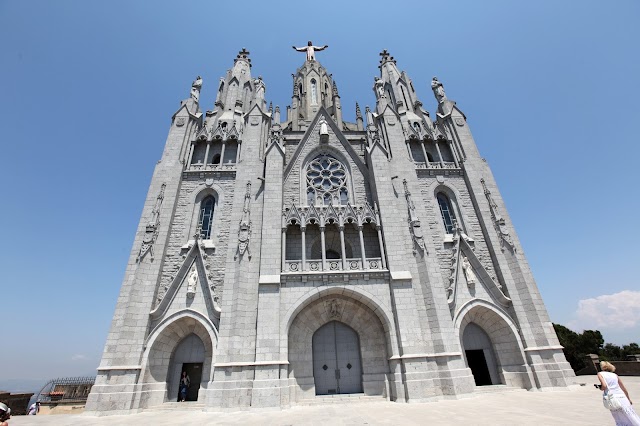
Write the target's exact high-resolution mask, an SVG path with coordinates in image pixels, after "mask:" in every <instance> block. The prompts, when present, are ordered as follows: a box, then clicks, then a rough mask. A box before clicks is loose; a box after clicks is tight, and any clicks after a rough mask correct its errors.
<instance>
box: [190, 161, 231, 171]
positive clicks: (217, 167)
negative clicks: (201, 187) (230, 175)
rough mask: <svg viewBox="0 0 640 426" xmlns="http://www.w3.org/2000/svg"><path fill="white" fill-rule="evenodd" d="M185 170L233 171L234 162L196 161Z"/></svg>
mask: <svg viewBox="0 0 640 426" xmlns="http://www.w3.org/2000/svg"><path fill="white" fill-rule="evenodd" d="M186 171H187V172H235V171H236V163H225V164H206V165H205V164H203V163H196V164H190V165H189V166H187V170H186Z"/></svg>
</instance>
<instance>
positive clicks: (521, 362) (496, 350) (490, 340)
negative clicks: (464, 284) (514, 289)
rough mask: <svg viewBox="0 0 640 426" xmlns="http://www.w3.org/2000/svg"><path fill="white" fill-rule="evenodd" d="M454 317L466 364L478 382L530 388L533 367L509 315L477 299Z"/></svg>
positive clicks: (478, 383) (479, 383)
mask: <svg viewBox="0 0 640 426" xmlns="http://www.w3.org/2000/svg"><path fill="white" fill-rule="evenodd" d="M455 321H456V324H457V325H456V328H457V329H458V330H459V333H460V344H461V345H462V349H463V353H464V355H465V360H466V361H467V366H468V367H469V369H471V372H472V373H473V376H474V378H475V381H476V384H477V385H491V384H494V385H496V384H505V385H507V386H513V387H519V388H525V389H531V386H532V383H533V382H532V377H531V371H530V369H529V366H528V365H527V361H526V357H525V354H524V351H523V348H522V343H521V342H520V339H519V336H518V331H517V328H516V327H515V325H514V323H513V322H512V321H511V319H510V318H509V316H508V315H506V314H505V313H502V312H500V311H499V310H498V309H497V308H495V307H493V306H491V305H489V304H488V303H487V302H485V301H482V300H476V301H473V302H470V303H468V304H467V305H466V306H464V307H463V308H462V309H461V310H460V313H459V316H458V317H457V318H456V320H455Z"/></svg>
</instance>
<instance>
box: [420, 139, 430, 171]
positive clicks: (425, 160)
mask: <svg viewBox="0 0 640 426" xmlns="http://www.w3.org/2000/svg"><path fill="white" fill-rule="evenodd" d="M420 148H422V155H424V164H426V166H427V169H428V168H429V157H427V150H426V149H425V147H424V141H420Z"/></svg>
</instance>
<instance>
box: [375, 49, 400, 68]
mask: <svg viewBox="0 0 640 426" xmlns="http://www.w3.org/2000/svg"><path fill="white" fill-rule="evenodd" d="M380 56H381V58H380V65H379V66H378V68H381V67H382V66H383V65H384V64H386V63H387V62H393V63H394V64H395V63H396V60H395V58H394V57H393V56H391V54H390V53H389V52H387V49H384V50H383V51H382V52H380Z"/></svg>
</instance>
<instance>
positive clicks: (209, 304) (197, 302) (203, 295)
mask: <svg viewBox="0 0 640 426" xmlns="http://www.w3.org/2000/svg"><path fill="white" fill-rule="evenodd" d="M206 256H207V255H206V254H205V253H204V250H203V249H202V247H201V246H200V240H198V241H196V242H195V243H194V244H193V245H192V246H191V248H190V249H189V251H188V252H187V254H186V256H185V258H184V262H183V263H182V266H180V269H178V272H177V273H176V275H175V277H174V278H173V280H172V281H171V284H170V286H169V288H168V289H167V291H166V292H165V293H164V294H159V295H158V298H157V301H156V306H155V308H154V309H153V310H152V311H151V312H150V316H151V318H152V319H153V320H154V321H155V322H156V323H157V322H160V321H161V320H162V319H163V318H165V317H167V316H169V315H171V314H172V313H173V312H177V311H180V310H183V309H186V308H194V307H197V308H198V310H200V311H206V312H207V314H208V315H209V318H212V319H213V318H216V319H219V318H220V312H221V310H220V306H219V305H218V300H217V299H218V298H217V296H216V290H215V287H214V286H213V284H212V282H211V280H210V276H209V275H210V273H209V271H208V267H207V264H206V263H205V261H204V259H203V257H206ZM216 322H217V321H216Z"/></svg>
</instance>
